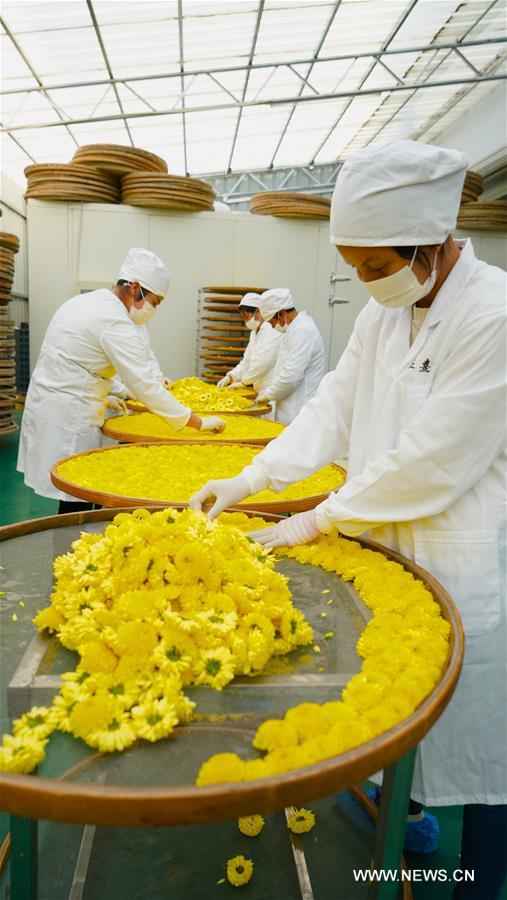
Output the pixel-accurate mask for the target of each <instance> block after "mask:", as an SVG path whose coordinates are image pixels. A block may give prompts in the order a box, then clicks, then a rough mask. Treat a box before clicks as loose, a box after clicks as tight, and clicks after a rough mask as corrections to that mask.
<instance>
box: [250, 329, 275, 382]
mask: <svg viewBox="0 0 507 900" xmlns="http://www.w3.org/2000/svg"><path fill="white" fill-rule="evenodd" d="M270 332H271V333H270ZM279 346H280V335H279V334H278V332H277V331H275V329H274V328H271V325H270V326H269V331H267V330H266V329H263V330H262V331H261V332H260V334H259V335H258V336H257V340H256V342H255V345H254V347H253V349H252V352H251V354H250V356H249V357H248V359H245V362H244V366H243V369H242V373H241V381H244V382H245V384H254V382H256V381H260V380H261V378H264V377H265V376H266V375H267V374H268V372H270V371H271V369H274V367H275V364H276V360H277V357H278V350H279Z"/></svg>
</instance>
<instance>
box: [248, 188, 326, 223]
mask: <svg viewBox="0 0 507 900" xmlns="http://www.w3.org/2000/svg"><path fill="white" fill-rule="evenodd" d="M250 212H252V213H255V214H256V215H260V216H281V217H283V218H290V219H329V216H330V212H331V201H330V200H328V198H327V197H318V196H316V195H314V194H299V193H290V192H289V191H264V192H263V193H262V194H254V195H253V197H252V198H251V200H250Z"/></svg>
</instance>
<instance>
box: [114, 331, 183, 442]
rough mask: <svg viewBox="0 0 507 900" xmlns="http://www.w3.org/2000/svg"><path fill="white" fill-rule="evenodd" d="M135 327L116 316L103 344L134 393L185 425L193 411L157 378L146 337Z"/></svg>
mask: <svg viewBox="0 0 507 900" xmlns="http://www.w3.org/2000/svg"><path fill="white" fill-rule="evenodd" d="M133 328H135V326H132V324H131V323H130V322H128V321H125V322H123V321H122V320H114V321H113V322H111V323H110V324H109V325H108V326H107V327H106V328H105V329H104V331H103V332H102V334H101V336H100V344H101V347H102V349H103V351H104V353H105V354H106V356H107V357H108V358H109V359H110V360H111V362H112V364H113V365H114V367H115V369H116V371H117V373H118V375H119V376H120V378H121V380H122V381H123V382H124V384H125V385H126V387H127V388H128V391H129V394H130V395H131V396H132V397H135V398H136V400H140V401H141V402H142V403H145V404H146V406H147V407H148V408H149V409H150V410H151V412H153V413H155V414H156V415H157V416H160V417H161V418H162V419H166V420H167V421H168V422H169V423H170V425H172V426H173V428H176V429H180V428H183V426H184V425H186V424H187V422H188V420H189V418H190V416H191V414H192V411H191V410H190V409H188V408H187V407H186V406H183V405H182V404H181V403H179V402H178V400H176V398H175V397H173V396H172V394H170V393H169V391H167V390H166V389H165V388H164V387H162V384H161V383H160V381H157V379H156V378H154V376H153V373H152V371H151V368H150V362H149V360H148V359H147V356H146V348H145V346H144V343H143V340H142V338H141V336H140V335H136V333H135V331H134V330H133Z"/></svg>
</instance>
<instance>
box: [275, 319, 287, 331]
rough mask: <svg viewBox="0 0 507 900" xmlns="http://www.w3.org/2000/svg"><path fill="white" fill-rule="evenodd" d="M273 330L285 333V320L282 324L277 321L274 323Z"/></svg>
mask: <svg viewBox="0 0 507 900" xmlns="http://www.w3.org/2000/svg"><path fill="white" fill-rule="evenodd" d="M275 330H276V331H279V332H280V334H285V332H286V331H287V322H285V324H284V325H281V324H280V322H279V321H278V322H277V323H276V325H275Z"/></svg>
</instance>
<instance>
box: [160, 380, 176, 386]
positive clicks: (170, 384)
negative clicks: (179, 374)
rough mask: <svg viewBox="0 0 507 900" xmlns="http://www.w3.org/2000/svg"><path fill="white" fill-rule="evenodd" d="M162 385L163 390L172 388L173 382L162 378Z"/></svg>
mask: <svg viewBox="0 0 507 900" xmlns="http://www.w3.org/2000/svg"><path fill="white" fill-rule="evenodd" d="M162 384H163V385H164V387H165V388H172V386H173V384H174V381H171V379H170V378H162Z"/></svg>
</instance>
